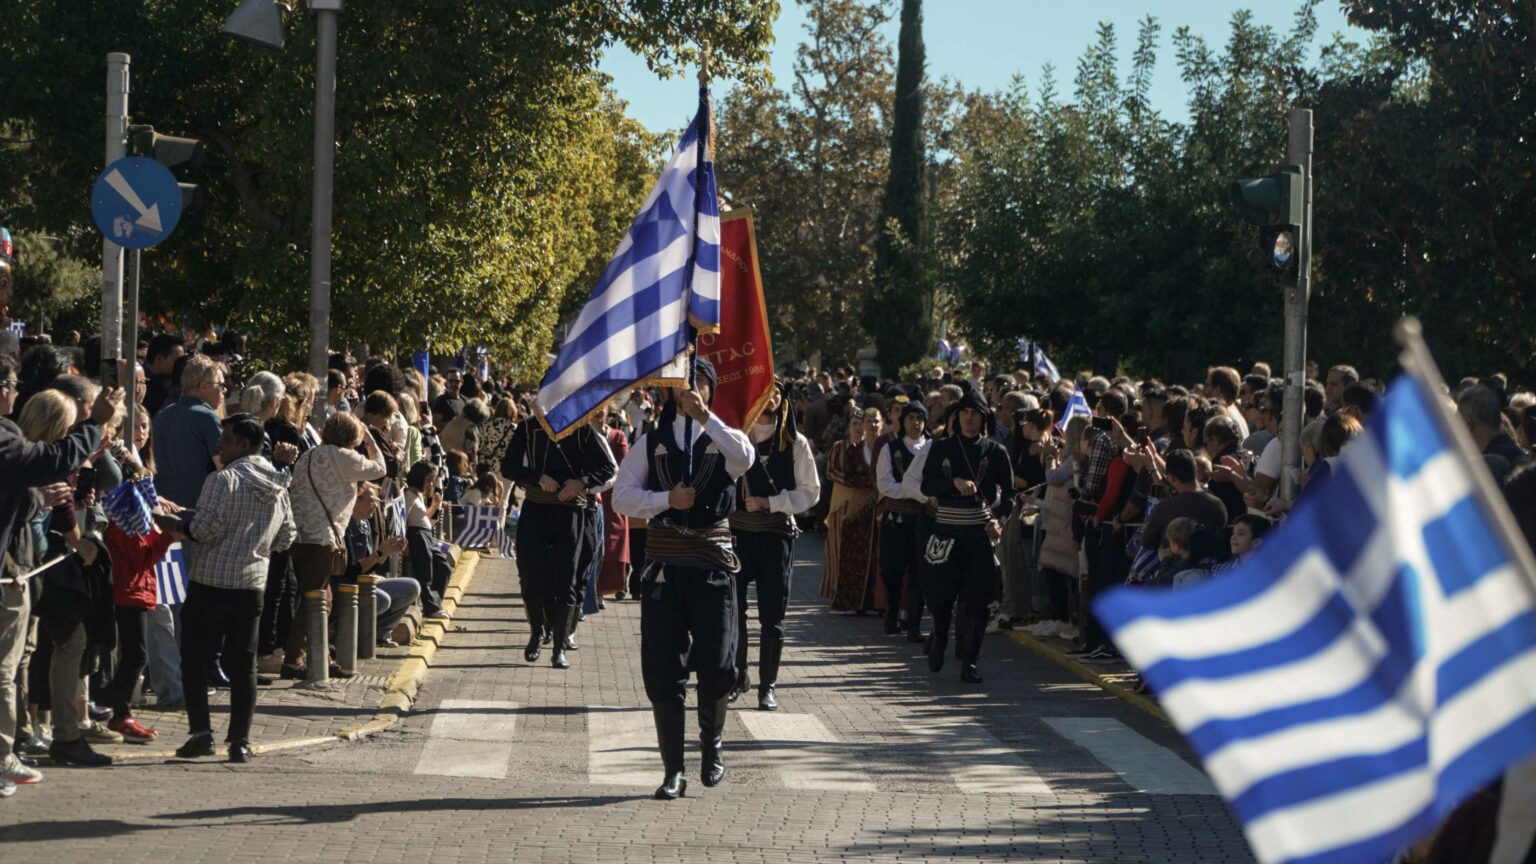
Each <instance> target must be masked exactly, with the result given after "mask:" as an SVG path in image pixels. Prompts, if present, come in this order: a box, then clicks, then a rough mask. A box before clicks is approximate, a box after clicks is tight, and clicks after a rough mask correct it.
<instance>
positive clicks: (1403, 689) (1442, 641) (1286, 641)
mask: <svg viewBox="0 0 1536 864" xmlns="http://www.w3.org/2000/svg"><path fill="white" fill-rule="evenodd" d="M1439 401H1440V400H1439V399H1438V398H1437V397H1436V396H1434V395H1433V391H1432V390H1431V386H1430V385H1429V384H1428V383H1427V379H1426V378H1420V377H1417V376H1416V375H1412V374H1410V375H1405V376H1402V377H1401V378H1399V379H1398V381H1397V382H1396V383H1395V384H1394V385H1393V386H1392V389H1391V390H1390V391H1389V393H1388V394H1387V396H1386V398H1385V399H1384V400H1383V401H1382V403H1381V406H1380V409H1379V410H1378V411H1377V413H1376V415H1375V416H1373V417H1372V418H1371V420H1370V422H1369V423H1368V424H1367V425H1366V429H1365V433H1364V434H1363V435H1361V436H1360V437H1359V438H1358V439H1356V440H1355V441H1354V443H1352V444H1351V445H1350V446H1349V448H1348V449H1347V450H1346V451H1345V452H1344V455H1343V457H1342V458H1341V459H1340V462H1339V466H1338V467H1337V468H1335V469H1334V470H1335V473H1334V475H1333V477H1332V478H1331V479H1330V480H1329V483H1328V486H1327V488H1326V489H1324V490H1320V491H1319V492H1316V493H1314V494H1312V495H1310V496H1307V497H1303V498H1302V499H1301V502H1300V503H1299V504H1298V506H1297V507H1296V508H1295V509H1294V510H1293V511H1292V512H1291V516H1290V517H1289V518H1288V519H1286V521H1285V522H1284V524H1282V525H1281V526H1280V527H1279V528H1278V529H1276V531H1275V532H1272V533H1271V534H1270V535H1269V537H1267V538H1266V539H1265V542H1264V545H1263V546H1261V547H1259V549H1258V551H1257V552H1255V553H1254V554H1253V556H1252V557H1251V558H1250V559H1249V560H1247V561H1246V562H1244V563H1242V564H1240V565H1238V566H1237V567H1235V568H1233V569H1232V570H1231V571H1229V572H1227V573H1225V574H1222V575H1219V576H1216V577H1214V578H1212V579H1209V580H1205V581H1202V582H1199V583H1197V584H1195V585H1194V586H1192V587H1189V588H1187V589H1184V590H1180V591H1173V592H1167V591H1158V590H1151V589H1134V588H1121V589H1117V590H1115V591H1112V592H1109V593H1107V594H1106V595H1105V596H1103V597H1102V598H1101V599H1100V600H1099V601H1098V602H1096V603H1095V604H1094V608H1095V611H1096V612H1097V614H1098V615H1099V618H1100V620H1101V621H1102V622H1103V624H1104V625H1105V626H1106V627H1107V628H1108V629H1109V630H1110V632H1111V633H1112V635H1113V638H1114V642H1115V644H1116V645H1117V646H1118V647H1119V648H1120V649H1121V651H1122V652H1124V654H1125V656H1126V657H1127V658H1128V659H1130V660H1131V662H1132V663H1134V664H1135V665H1136V667H1137V668H1138V669H1140V670H1141V672H1142V675H1143V676H1144V677H1145V678H1146V680H1147V682H1148V683H1149V684H1151V685H1152V687H1153V688H1154V689H1155V690H1156V691H1157V693H1158V696H1159V698H1160V699H1161V701H1162V704H1163V707H1164V709H1165V710H1166V711H1167V712H1168V716H1169V717H1171V718H1172V719H1173V720H1174V722H1175V723H1176V724H1177V725H1178V727H1179V728H1180V730H1182V731H1183V732H1184V734H1185V736H1186V737H1187V738H1188V739H1189V741H1190V743H1191V745H1192V746H1193V747H1194V749H1195V750H1196V751H1198V752H1199V754H1200V756H1201V758H1202V759H1203V760H1204V762H1205V768H1206V770H1207V772H1209V774H1210V775H1211V778H1212V779H1213V780H1214V781H1215V783H1216V786H1217V787H1218V788H1219V789H1220V790H1221V792H1222V794H1223V795H1224V796H1225V797H1226V799H1227V801H1228V802H1229V803H1230V804H1231V807H1232V810H1233V811H1234V812H1235V813H1236V814H1237V815H1238V817H1239V818H1240V819H1241V820H1242V821H1243V823H1244V829H1245V831H1246V833H1247V836H1248V841H1249V843H1250V844H1251V845H1252V847H1253V850H1254V852H1255V853H1256V854H1257V856H1258V857H1259V859H1260V860H1262V861H1265V862H1278V861H1286V862H1351V864H1354V862H1385V861H1389V860H1391V859H1392V857H1393V855H1394V853H1395V852H1396V851H1397V850H1400V849H1402V848H1403V847H1405V846H1407V845H1408V844H1410V843H1411V842H1413V841H1414V840H1415V838H1417V837H1420V836H1421V835H1423V834H1425V833H1426V832H1427V831H1429V830H1430V829H1431V828H1432V827H1434V826H1435V825H1436V824H1437V823H1438V822H1440V821H1441V820H1442V819H1443V818H1444V817H1445V816H1446V815H1447V814H1449V813H1450V812H1451V811H1452V810H1453V809H1454V808H1455V807H1456V805H1457V803H1458V802H1460V801H1461V800H1462V799H1464V798H1466V797H1467V796H1468V795H1469V794H1471V793H1472V792H1474V791H1476V790H1477V789H1479V788H1480V787H1482V786H1483V785H1484V784H1486V783H1488V782H1489V781H1491V780H1493V779H1494V778H1496V777H1498V776H1499V775H1500V774H1501V773H1502V772H1503V771H1504V770H1505V768H1506V767H1507V766H1509V765H1511V764H1513V763H1514V762H1516V761H1517V760H1519V759H1521V758H1522V757H1524V756H1526V755H1527V754H1530V753H1533V752H1536V583H1533V581H1532V579H1533V573H1532V569H1533V568H1532V567H1531V565H1530V564H1529V562H1530V560H1531V559H1530V552H1529V550H1528V549H1527V548H1526V547H1525V541H1524V540H1522V539H1521V538H1520V537H1519V536H1518V535H1517V534H1516V532H1515V531H1513V530H1512V529H1511V528H1510V527H1505V526H1509V525H1511V524H1512V520H1510V519H1509V516H1508V513H1507V511H1505V509H1504V505H1503V503H1502V502H1501V501H1499V500H1497V499H1496V496H1493V495H1489V494H1487V493H1486V492H1484V491H1482V490H1485V489H1489V488H1491V486H1492V482H1491V480H1488V479H1487V475H1486V469H1485V468H1484V467H1483V466H1482V465H1481V464H1479V463H1474V462H1473V459H1475V458H1476V457H1475V455H1473V456H1471V457H1469V456H1468V455H1467V454H1468V453H1469V452H1470V451H1471V449H1472V448H1471V447H1469V446H1466V445H1463V444H1460V443H1458V441H1457V439H1456V437H1453V436H1456V435H1458V434H1464V433H1460V430H1457V429H1455V428H1454V427H1453V426H1452V425H1451V424H1452V423H1455V422H1457V420H1456V418H1454V417H1452V416H1449V415H1448V412H1446V410H1445V409H1444V407H1443V406H1441V405H1440V404H1438V403H1439ZM1480 483H1481V484H1483V485H1481V486H1480V485H1479V484H1480ZM1501 529H1502V530H1501Z"/></svg>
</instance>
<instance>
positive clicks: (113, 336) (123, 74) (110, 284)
mask: <svg viewBox="0 0 1536 864" xmlns="http://www.w3.org/2000/svg"><path fill="white" fill-rule="evenodd" d="M128 60H129V58H128V55H127V54H124V53H122V52H118V51H114V52H112V53H111V54H108V55H107V112H106V120H107V123H106V127H107V130H106V144H107V146H106V157H107V158H106V161H105V162H103V163H102V164H103V165H111V164H112V163H113V162H116V161H117V160H119V159H121V158H123V156H125V155H127V152H128ZM103 234H104V236H103V238H102V241H101V377H102V379H103V380H104V381H105V380H106V379H108V378H109V377H110V376H111V375H114V374H116V372H117V359H118V358H119V357H121V356H122V346H121V344H120V340H121V338H122V332H123V317H122V316H123V249H122V247H121V246H118V245H117V244H116V243H113V242H112V241H111V240H110V239H107V238H110V237H111V236H112V234H111V233H110V232H103Z"/></svg>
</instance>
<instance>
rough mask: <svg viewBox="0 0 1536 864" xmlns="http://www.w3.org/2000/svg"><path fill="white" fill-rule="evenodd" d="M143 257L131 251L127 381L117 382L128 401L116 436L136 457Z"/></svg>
mask: <svg viewBox="0 0 1536 864" xmlns="http://www.w3.org/2000/svg"><path fill="white" fill-rule="evenodd" d="M143 256H144V250H142V249H135V250H133V281H132V282H131V283H130V285H129V289H128V316H127V320H126V321H125V322H124V324H125V326H126V330H125V335H124V341H125V342H127V343H128V344H127V345H125V346H123V351H124V355H123V356H124V357H126V358H127V359H126V361H125V362H124V369H123V372H124V378H126V379H127V380H124V381H119V382H118V386H120V387H122V388H124V389H123V392H125V393H127V394H128V400H127V402H128V416H127V417H126V418H124V421H123V422H124V428H122V429H119V430H118V434H120V435H122V437H123V441H124V442H125V443H126V444H127V445H128V452H129V453H133V454H134V455H138V450H137V449H135V448H134V446H133V442H134V434H133V433H134V430H135V429H136V428H137V427H135V426H134V423H135V422H137V420H138V413H139V411H140V410H141V406H140V405H139V389H138V388H139V264H140V261H141V259H142V258H143ZM142 459H143V457H140V460H141V461H142Z"/></svg>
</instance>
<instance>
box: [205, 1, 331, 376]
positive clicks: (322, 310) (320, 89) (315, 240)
mask: <svg viewBox="0 0 1536 864" xmlns="http://www.w3.org/2000/svg"><path fill="white" fill-rule="evenodd" d="M342 3H343V0H309V11H311V12H313V13H314V14H315V153H314V167H315V179H314V200H313V203H312V211H311V220H310V222H311V225H310V235H309V372H310V374H311V375H314V376H315V379H316V380H318V381H320V382H322V383H323V382H324V381H325V372H326V367H327V366H328V365H329V363H330V356H331V352H330V341H331V192H332V188H333V182H332V178H333V176H334V174H335V165H336V28H337V24H338V21H339V19H340V17H341V8H342ZM283 8H284V7H283V5H282V4H281V3H279V2H278V0H243V2H241V4H240V7H239V8H237V9H236V10H235V11H234V13H233V14H232V15H230V16H229V19H228V20H227V21H225V22H224V32H225V33H228V34H229V35H231V36H233V37H235V38H237V39H243V40H245V41H247V42H251V43H253V44H256V45H260V46H262V47H263V48H271V49H273V50H278V49H281V48H282V47H283V18H282V14H283Z"/></svg>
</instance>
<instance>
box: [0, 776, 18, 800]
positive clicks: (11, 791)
mask: <svg viewBox="0 0 1536 864" xmlns="http://www.w3.org/2000/svg"><path fill="white" fill-rule="evenodd" d="M15 794H16V784H15V783H12V782H11V781H9V780H0V798H9V797H11V796H12V795H15Z"/></svg>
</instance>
